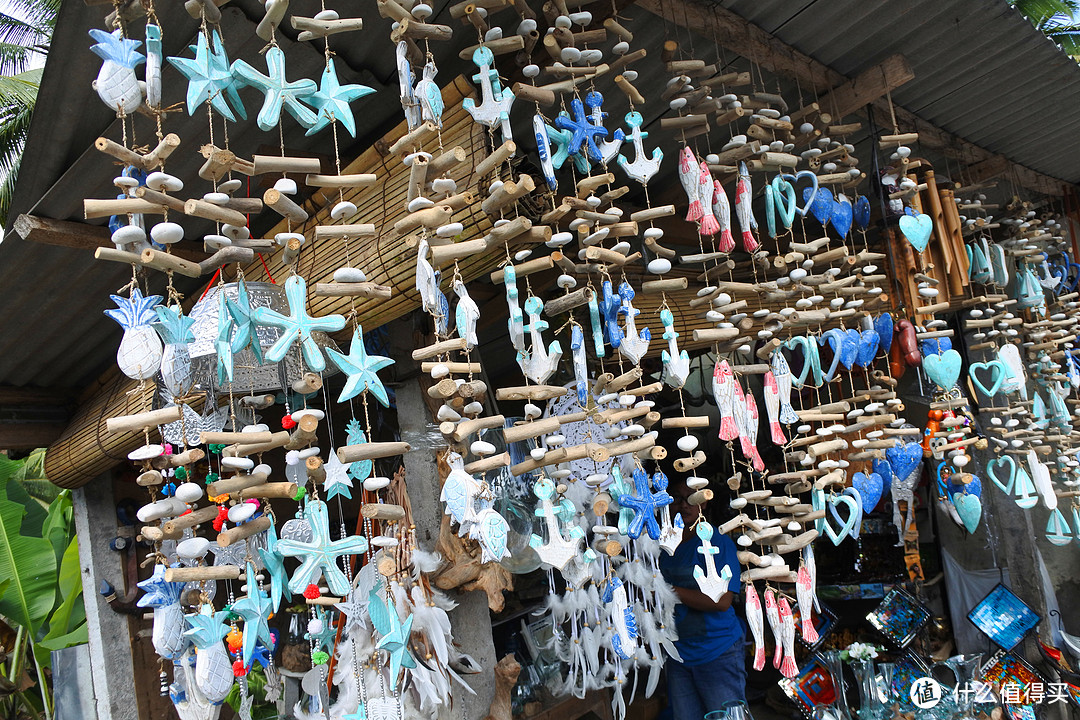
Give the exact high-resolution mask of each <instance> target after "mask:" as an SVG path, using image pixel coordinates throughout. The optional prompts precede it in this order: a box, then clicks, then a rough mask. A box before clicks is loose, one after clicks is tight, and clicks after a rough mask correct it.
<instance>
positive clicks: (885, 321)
mask: <svg viewBox="0 0 1080 720" xmlns="http://www.w3.org/2000/svg"><path fill="white" fill-rule="evenodd" d="M874 330H876V331H877V335H878V347H880V348H881V349H882V351H883V352H884V353H885V354H886V355H888V354H889V350H890V349H892V340H893V319H892V315H890V314H889V313H882V314H880V315H878V316H877V317H876V318H874Z"/></svg>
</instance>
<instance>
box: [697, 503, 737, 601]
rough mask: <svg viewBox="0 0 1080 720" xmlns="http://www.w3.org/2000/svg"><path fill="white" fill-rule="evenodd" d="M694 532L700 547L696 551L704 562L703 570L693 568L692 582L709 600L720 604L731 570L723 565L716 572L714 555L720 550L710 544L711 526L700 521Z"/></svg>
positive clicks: (698, 567) (726, 588)
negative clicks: (694, 582)
mask: <svg viewBox="0 0 1080 720" xmlns="http://www.w3.org/2000/svg"><path fill="white" fill-rule="evenodd" d="M694 532H695V533H696V534H697V536H698V539H699V540H701V547H699V548H698V549H697V551H698V552H699V553H701V555H702V557H703V558H704V560H705V569H704V570H702V569H701V567H700V566H698V565H695V566H694V580H695V581H697V584H698V588H700V589H701V592H703V593H705V595H707V596H708V597H709V599H710V600H712V601H713V602H720V598H721V596H723V594H724V593H726V592H727V590H728V583H730V581H731V576H732V573H731V568H730V567H728V566H727V565H724V567H723V569H721V570H720V571H719V572H717V570H716V555H717V554H718V553H719V552H720V549H719V548H717V547H716V546H714V545H713V544H712V537H713V526H712V525H710V524H709V523H708V522H706V521H704V520H701V521H699V522H698V524H697V527H696V528H695V529H694Z"/></svg>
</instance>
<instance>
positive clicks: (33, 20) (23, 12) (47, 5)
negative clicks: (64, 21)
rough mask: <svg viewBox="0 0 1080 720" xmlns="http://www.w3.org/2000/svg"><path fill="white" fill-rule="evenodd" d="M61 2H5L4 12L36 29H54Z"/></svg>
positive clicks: (47, 0) (58, 0) (29, 0)
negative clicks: (21, 19)
mask: <svg viewBox="0 0 1080 720" xmlns="http://www.w3.org/2000/svg"><path fill="white" fill-rule="evenodd" d="M61 2H62V0H5V2H4V11H5V13H7V14H9V15H13V16H15V17H18V18H23V19H24V20H25V21H26V22H27V23H28V24H30V25H33V26H35V27H38V28H48V29H49V31H50V32H51V30H52V29H53V28H55V27H56V16H57V15H58V14H59V13H60V4H61Z"/></svg>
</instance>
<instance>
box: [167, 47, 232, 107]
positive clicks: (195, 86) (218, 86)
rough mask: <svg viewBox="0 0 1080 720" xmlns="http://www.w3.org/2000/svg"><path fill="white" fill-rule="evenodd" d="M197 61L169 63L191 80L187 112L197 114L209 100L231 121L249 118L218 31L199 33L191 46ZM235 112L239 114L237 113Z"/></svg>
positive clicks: (187, 59) (177, 58)
mask: <svg viewBox="0 0 1080 720" xmlns="http://www.w3.org/2000/svg"><path fill="white" fill-rule="evenodd" d="M191 49H192V50H193V51H194V52H195V57H194V59H192V58H182V57H170V58H168V60H169V62H170V63H172V66H173V67H175V68H176V69H177V70H178V71H180V74H181V75H183V76H184V77H186V78H187V81H188V87H187V110H188V115H194V114H195V111H196V110H199V109H201V108H202V105H203V103H205V102H207V101H209V102H210V107H212V108H213V109H214V110H216V111H217V112H218V113H219V114H220V115H221V116H222V117H224V118H225V119H227V120H236V116H237V115H239V116H240V119H241V120H246V119H247V111H246V110H245V109H244V103H243V102H242V101H241V100H240V93H239V87H240V85H239V83H238V82H237V78H236V77H235V76H234V75H233V73H232V70H231V68H230V65H229V58H228V56H227V55H226V54H225V44H224V43H223V42H222V41H221V35H219V34H218V31H217V30H211V31H210V32H209V33H205V32H201V33H199V39H198V41H197V42H196V44H195V45H193V46H191ZM234 111H235V114H234Z"/></svg>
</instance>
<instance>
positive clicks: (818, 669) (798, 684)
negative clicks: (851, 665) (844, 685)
mask: <svg viewBox="0 0 1080 720" xmlns="http://www.w3.org/2000/svg"><path fill="white" fill-rule="evenodd" d="M780 687H781V688H783V690H784V693H786V694H787V696H788V697H789V698H791V700H792V701H793V702H794V703H795V704H796V705H798V706H799V710H801V711H802V714H803V716H804V717H810V715H811V714H812V713H813V712H814V708H815V707H816V706H821V705H832V704H833V703H834V702H836V687H835V686H834V685H833V680H832V675H830V674H829V670H828V668H826V667H825V662H824V661H823V660H822V659H821V658H820V657H819V656H817V655H811V656H810V658H809V659H808V660H807V661H806V662H805V663H804V664H803V666H802V671H801V672H800V673H799V674H798V675H796V676H795V677H793V678H790V679H787V678H785V679H783V680H781V681H780Z"/></svg>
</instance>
